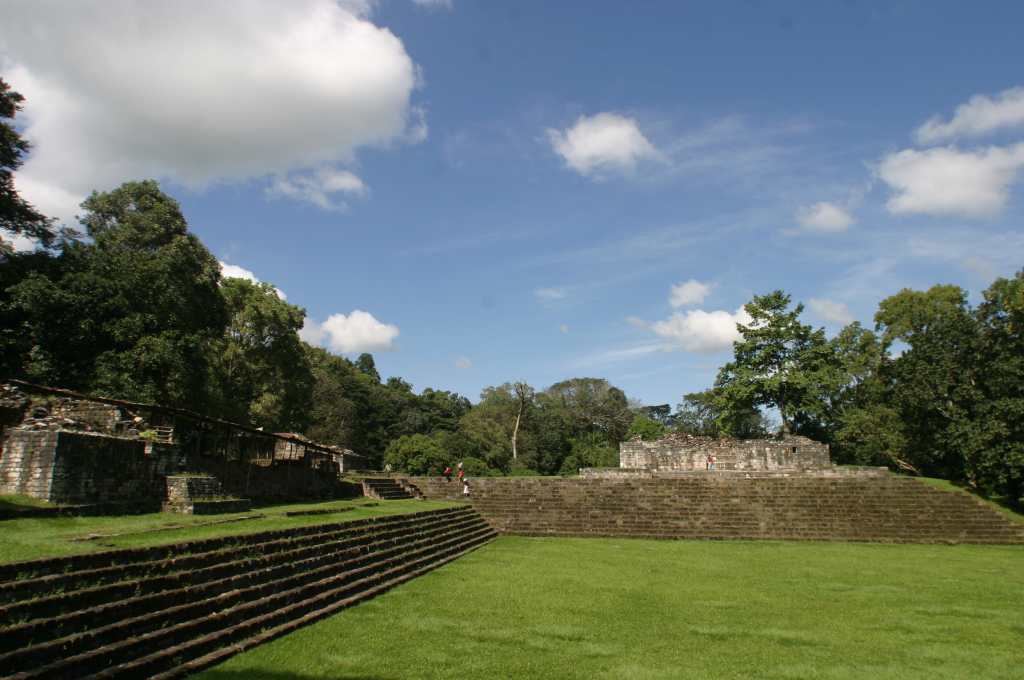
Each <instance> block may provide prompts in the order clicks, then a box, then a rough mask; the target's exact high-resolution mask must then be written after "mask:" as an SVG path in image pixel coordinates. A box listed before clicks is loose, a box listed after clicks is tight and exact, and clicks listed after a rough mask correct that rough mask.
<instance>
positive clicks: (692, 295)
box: [668, 279, 711, 307]
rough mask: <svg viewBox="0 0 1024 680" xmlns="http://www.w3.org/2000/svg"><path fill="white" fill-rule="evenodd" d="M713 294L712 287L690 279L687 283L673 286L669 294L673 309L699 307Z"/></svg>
mask: <svg viewBox="0 0 1024 680" xmlns="http://www.w3.org/2000/svg"><path fill="white" fill-rule="evenodd" d="M710 292H711V286H710V285H709V284H707V283H701V282H700V281H698V280H697V279H690V280H689V281H686V282H685V283H677V284H676V285H674V286H672V292H671V293H670V294H669V299H668V301H669V304H671V305H672V306H673V307H686V306H688V305H699V304H700V303H702V302H704V298H706V297H707V296H708V293H710Z"/></svg>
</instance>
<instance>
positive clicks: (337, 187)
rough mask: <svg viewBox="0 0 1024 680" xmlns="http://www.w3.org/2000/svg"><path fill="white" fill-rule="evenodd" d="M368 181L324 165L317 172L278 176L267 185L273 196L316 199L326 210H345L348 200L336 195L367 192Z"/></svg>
mask: <svg viewBox="0 0 1024 680" xmlns="http://www.w3.org/2000/svg"><path fill="white" fill-rule="evenodd" d="M366 193H367V188H366V185H365V184H363V180H361V179H359V177H358V176H356V175H355V174H353V173H351V172H349V171H348V170H336V169H334V168H321V169H319V170H317V171H316V172H310V173H305V174H293V175H291V176H290V177H278V178H277V179H276V180H274V182H273V184H271V185H270V186H269V187H268V188H267V195H269V196H283V197H286V198H291V199H293V200H297V201H305V202H306V203H312V204H313V205H315V206H316V207H318V208H321V209H323V210H333V211H337V212H344V211H346V210H348V203H346V202H344V201H341V200H338V199H337V198H335V196H336V195H338V194H342V195H350V196H365V195H366Z"/></svg>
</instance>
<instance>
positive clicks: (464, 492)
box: [459, 470, 469, 498]
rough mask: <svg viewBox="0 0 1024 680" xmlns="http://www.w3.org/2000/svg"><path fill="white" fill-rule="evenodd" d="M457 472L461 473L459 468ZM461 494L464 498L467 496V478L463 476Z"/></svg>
mask: <svg viewBox="0 0 1024 680" xmlns="http://www.w3.org/2000/svg"><path fill="white" fill-rule="evenodd" d="M459 474H460V475H461V474H462V470H459ZM462 495H463V497H465V498H469V480H468V479H466V478H465V477H463V478H462Z"/></svg>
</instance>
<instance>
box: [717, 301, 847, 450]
mask: <svg viewBox="0 0 1024 680" xmlns="http://www.w3.org/2000/svg"><path fill="white" fill-rule="evenodd" d="M790 302H791V299H790V296H789V295H787V294H786V293H784V292H783V291H781V290H776V291H774V292H772V293H769V294H767V295H756V296H754V299H753V300H751V301H750V302H748V303H747V304H746V305H745V306H744V309H745V310H746V312H747V314H749V315H750V318H751V322H750V323H749V324H737V327H738V329H739V332H740V335H741V339H740V340H737V341H736V342H735V343H734V344H733V353H734V359H733V361H731V362H729V363H727V364H726V365H725V366H723V367H722V368H721V370H720V371H719V372H718V378H717V379H716V381H715V389H716V395H717V397H718V398H719V400H720V407H721V411H722V412H723V416H722V422H721V423H720V424H721V425H723V426H724V429H726V430H727V431H731V430H733V429H735V427H736V423H735V419H736V417H737V416H739V415H741V414H745V413H749V411H750V409H751V408H761V407H769V408H776V409H778V412H779V416H780V417H781V419H782V432H783V434H785V433H788V432H789V431H790V429H791V425H792V424H793V423H794V421H798V422H801V423H802V424H806V423H808V422H810V421H813V420H814V419H816V418H818V417H820V416H821V415H822V411H823V405H822V399H821V396H822V392H823V391H825V390H827V389H828V388H829V386H830V385H832V384H833V383H835V381H836V380H837V375H836V373H835V364H834V362H833V361H832V355H831V350H830V347H829V344H828V342H827V340H826V338H825V331H824V329H817V330H815V329H813V328H811V327H810V326H808V325H806V324H803V323H801V322H800V314H801V313H802V312H803V309H804V307H803V305H802V304H798V305H796V307H794V308H792V309H790Z"/></svg>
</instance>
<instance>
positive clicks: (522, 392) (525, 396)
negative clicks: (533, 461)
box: [512, 382, 534, 460]
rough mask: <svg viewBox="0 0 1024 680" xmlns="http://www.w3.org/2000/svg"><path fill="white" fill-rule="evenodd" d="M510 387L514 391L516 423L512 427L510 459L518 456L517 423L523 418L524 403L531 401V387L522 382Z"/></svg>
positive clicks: (532, 392)
mask: <svg viewBox="0 0 1024 680" xmlns="http://www.w3.org/2000/svg"><path fill="white" fill-rule="evenodd" d="M512 389H513V390H514V391H515V393H516V404H517V406H518V408H517V409H516V424H515V426H514V427H513V428H512V460H515V459H516V458H518V457H519V455H518V451H517V450H516V443H517V442H516V440H517V439H518V437H519V423H520V422H521V421H522V419H523V411H524V410H525V409H526V405H527V404H528V403H530V402H531V401H533V394H534V391H533V388H532V387H530V386H529V385H527V384H526V383H524V382H517V383H515V384H514V385H513V386H512Z"/></svg>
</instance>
